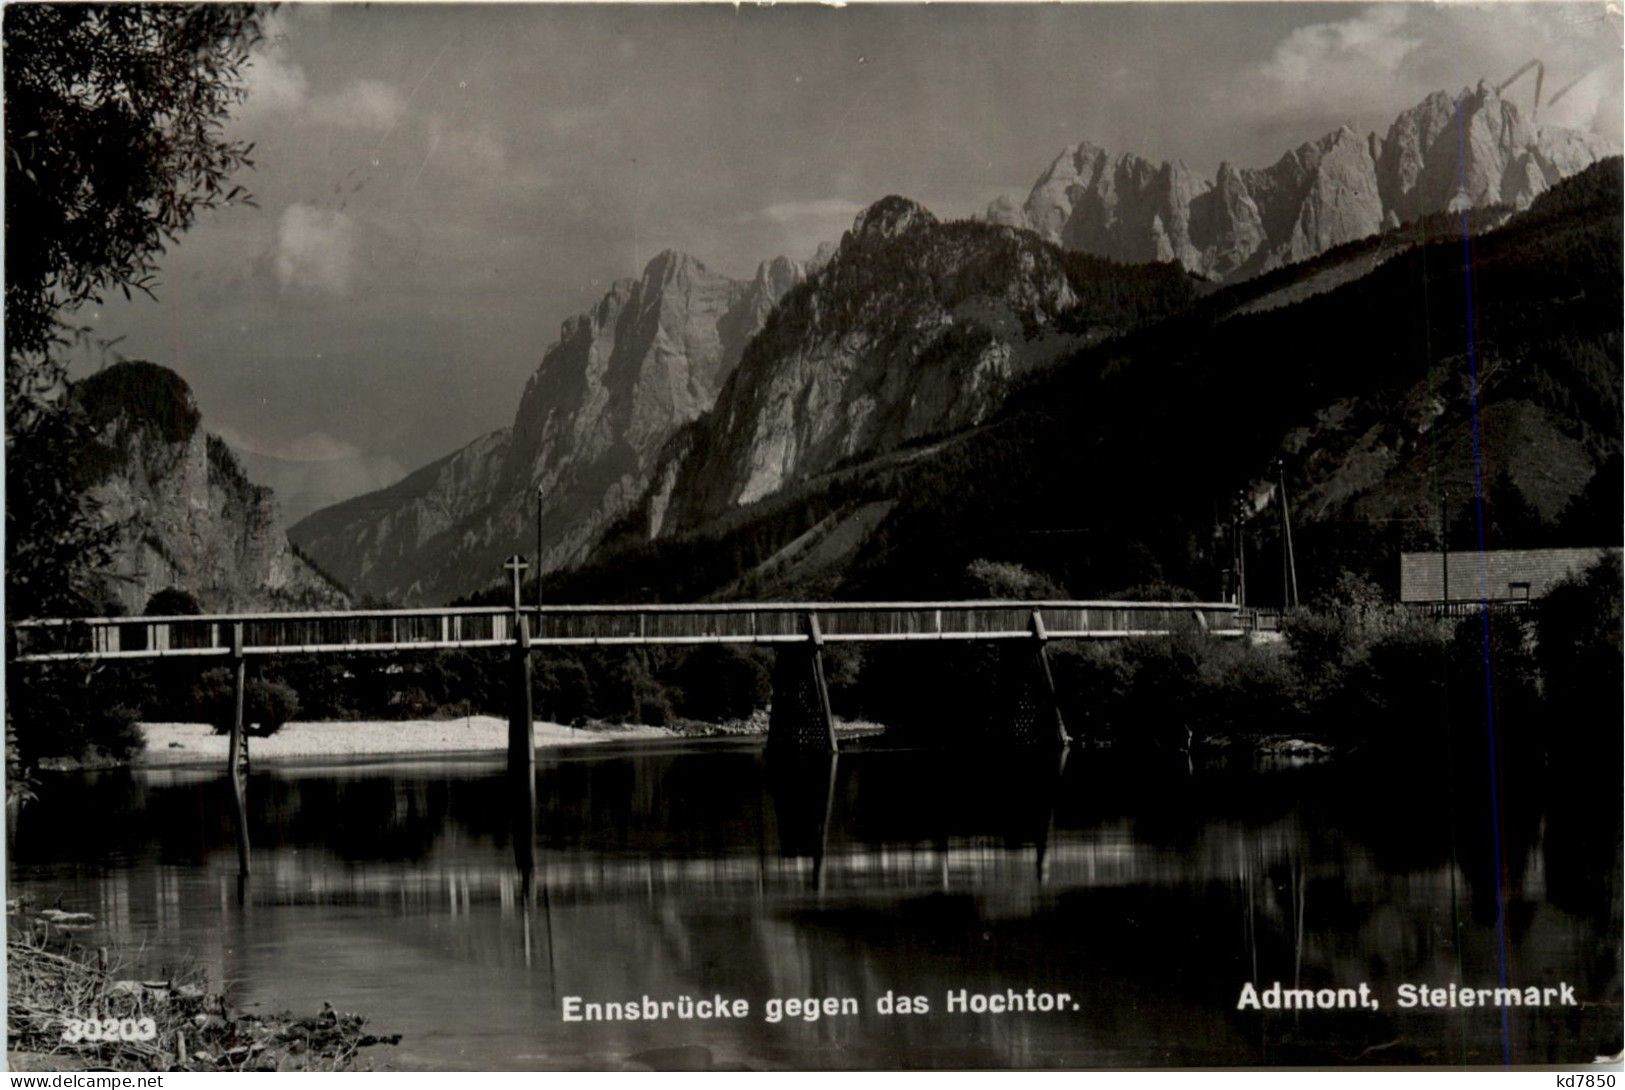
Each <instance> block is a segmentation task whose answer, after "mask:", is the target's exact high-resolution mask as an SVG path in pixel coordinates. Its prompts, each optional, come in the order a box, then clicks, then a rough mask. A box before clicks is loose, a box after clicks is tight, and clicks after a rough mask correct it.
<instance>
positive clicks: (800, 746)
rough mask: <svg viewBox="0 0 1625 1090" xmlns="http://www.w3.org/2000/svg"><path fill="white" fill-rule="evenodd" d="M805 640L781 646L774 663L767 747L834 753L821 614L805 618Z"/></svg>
mask: <svg viewBox="0 0 1625 1090" xmlns="http://www.w3.org/2000/svg"><path fill="white" fill-rule="evenodd" d="M804 624H805V626H806V631H807V640H806V642H805V643H798V644H789V645H785V646H781V647H780V648H779V649H778V652H777V657H776V660H775V662H774V664H773V708H772V711H771V712H770V713H769V715H768V721H767V748H768V750H769V752H774V753H779V752H786V753H834V752H835V751H836V746H835V719H834V716H832V715H831V714H830V710H829V687H828V686H827V685H825V683H824V634H823V633H822V632H821V631H820V630H819V628H818V618H817V617H816V616H815V615H813V614H811V613H809V614H807V616H806V619H805V621H804Z"/></svg>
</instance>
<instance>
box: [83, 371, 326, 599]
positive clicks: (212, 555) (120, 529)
mask: <svg viewBox="0 0 1625 1090" xmlns="http://www.w3.org/2000/svg"><path fill="white" fill-rule="evenodd" d="M74 396H75V398H76V399H77V400H78V401H79V403H80V405H81V406H82V407H83V408H84V409H85V410H86V411H87V413H88V414H89V415H90V418H91V420H92V421H93V422H94V424H95V425H96V431H97V441H96V443H95V444H94V446H93V448H92V449H90V450H87V451H86V452H84V460H83V465H82V466H81V467H80V468H81V481H82V482H83V485H84V487H85V489H86V491H87V493H88V495H89V498H90V501H91V506H92V508H93V509H94V510H95V511H96V512H97V514H98V516H99V517H100V518H101V519H102V521H103V523H104V524H105V525H107V526H111V527H116V537H115V540H114V545H113V550H112V557H111V561H112V562H111V564H110V566H109V569H108V573H107V576H106V579H105V590H106V595H107V597H108V598H109V599H111V600H116V601H117V602H118V603H119V604H120V605H121V606H122V607H123V608H124V610H125V611H126V612H128V613H140V612H142V611H143V610H144V609H145V608H146V605H147V602H148V600H149V599H150V598H151V597H152V596H153V595H154V594H156V593H157V592H159V591H161V590H181V591H185V592H186V593H188V594H190V595H191V596H192V597H193V598H195V599H196V600H197V601H198V603H199V604H200V605H201V606H202V607H203V608H204V609H205V610H206V611H211V612H212V611H225V610H241V609H267V608H292V607H310V608H322V607H328V608H337V607H342V606H344V605H346V604H348V601H349V599H348V597H347V595H346V594H345V593H344V592H343V590H342V589H341V588H339V587H338V586H336V585H335V584H334V583H333V582H331V581H330V580H329V579H328V578H327V577H326V576H324V575H323V574H322V573H321V572H320V571H318V570H317V569H316V568H315V567H313V566H312V565H311V564H310V563H309V562H308V561H307V560H306V559H305V558H304V557H302V556H300V555H299V554H298V553H297V552H296V551H295V550H294V549H293V548H291V547H290V545H289V542H288V538H287V535H286V534H285V533H284V532H283V530H282V525H281V518H280V516H279V514H278V511H277V505H276V500H275V497H274V496H273V495H272V493H271V490H270V489H268V488H262V487H260V486H258V485H255V484H253V483H252V482H250V481H249V480H248V478H247V477H246V476H245V475H244V474H243V470H242V467H241V465H240V464H239V463H238V461H237V459H236V456H235V455H233V454H232V452H231V450H230V449H229V448H228V447H227V446H226V444H225V443H224V442H223V441H222V440H221V439H219V438H218V437H216V436H213V435H209V434H207V433H206V432H204V431H203V429H202V428H201V426H200V422H199V415H198V412H197V407H196V404H195V402H194V401H193V399H192V392H191V390H190V389H189V388H188V387H187V385H186V383H185V382H184V381H182V380H181V378H180V377H179V376H178V375H175V374H174V373H173V372H171V371H168V370H167V369H165V368H162V367H158V366H156V365H154V364H150V363H121V364H117V365H115V366H112V367H109V368H107V369H105V370H103V371H100V372H98V373H96V374H95V375H92V376H91V377H89V378H87V379H85V380H84V381H82V382H81V383H79V384H78V385H77V386H76V388H75V390H74Z"/></svg>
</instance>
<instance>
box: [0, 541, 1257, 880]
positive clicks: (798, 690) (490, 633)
mask: <svg viewBox="0 0 1625 1090" xmlns="http://www.w3.org/2000/svg"><path fill="white" fill-rule="evenodd" d="M516 559H517V558H516ZM510 568H511V570H513V571H514V605H513V606H512V607H511V608H507V607H500V606H498V607H466V608H450V609H407V610H352V611H344V612H321V613H240V614H219V615H211V616H190V617H91V618H72V619H60V620H25V621H18V622H15V623H14V624H13V625H12V633H11V635H12V640H11V647H10V653H11V661H13V662H18V663H61V662H116V661H124V660H148V661H150V660H158V659H175V658H196V659H208V658H220V659H226V660H228V661H230V662H231V663H232V665H233V667H234V673H235V676H236V684H235V701H236V703H235V710H234V713H233V720H232V730H231V739H230V746H229V749H228V756H227V769H228V771H229V772H230V773H231V781H232V792H233V795H234V799H235V803H236V809H237V813H238V829H239V844H238V851H239V857H240V864H241V871H240V873H241V874H242V876H244V877H245V878H246V876H247V874H248V866H249V862H248V861H249V845H248V832H247V829H248V824H247V807H246V801H245V796H246V791H247V785H246V777H245V776H244V774H243V771H244V765H245V762H246V755H247V745H248V738H247V733H246V730H245V723H244V709H243V701H244V690H245V687H246V684H247V665H248V661H249V660H250V659H255V658H268V657H271V656H275V655H349V654H365V653H383V654H391V653H393V654H406V653H411V652H419V651H438V650H452V649H470V650H476V649H490V650H499V651H505V652H506V653H507V655H508V656H509V660H510V662H511V670H512V675H511V676H512V685H511V693H512V703H511V707H510V710H509V717H508V767H509V770H510V772H512V773H513V777H512V779H513V782H514V785H515V787H516V793H517V795H519V796H521V797H522V798H521V801H520V803H518V804H516V808H515V812H516V814H521V815H523V814H524V813H527V812H528V813H530V814H532V815H534V812H535V801H536V800H535V790H536V786H535V780H536V776H535V768H536V743H535V721H534V715H533V712H532V706H531V700H532V692H531V683H532V658H533V656H534V655H535V654H536V653H537V652H539V651H542V650H545V649H546V648H549V647H647V646H694V645H701V644H757V645H765V646H770V647H773V648H774V649H775V651H776V661H775V664H774V670H773V700H772V707H771V711H770V713H769V719H768V737H767V748H768V750H769V752H770V753H774V752H777V753H799V754H807V753H824V754H829V753H834V752H835V750H836V742H835V728H834V720H833V717H832V716H831V713H830V705H829V690H828V687H827V686H826V684H825V680H824V664H823V648H824V646H825V644H830V643H911V642H912V643H931V642H938V643H940V642H957V643H963V642H970V641H1007V642H1009V643H1011V644H1013V645H1014V646H1015V647H1026V648H1030V649H1031V653H1030V655H1028V656H1026V664H1027V668H1026V669H1024V670H1022V671H1019V673H1020V675H1021V676H1020V677H1019V678H1018V679H1017V680H1016V682H1015V684H1014V687H1013V691H1012V692H1010V693H1009V694H1007V699H1008V701H1009V703H1010V706H1011V716H1010V721H1009V735H1010V739H1011V741H1012V742H1025V743H1040V744H1049V745H1060V746H1065V745H1067V744H1068V743H1069V742H1070V741H1071V739H1070V737H1069V736H1068V734H1067V730H1066V724H1065V723H1064V722H1063V721H1062V718H1061V713H1060V708H1059V706H1058V704H1057V702H1056V696H1055V685H1054V681H1053V679H1052V678H1051V675H1050V668H1049V660H1048V658H1047V655H1046V652H1045V646H1046V644H1047V643H1048V641H1050V640H1055V639H1072V640H1098V639H1125V638H1131V637H1155V636H1168V635H1172V634H1174V633H1176V632H1195V633H1204V634H1207V635H1211V636H1220V637H1235V636H1241V635H1243V634H1244V629H1243V627H1242V618H1241V616H1240V614H1239V611H1238V610H1237V607H1236V606H1235V605H1233V604H1230V603H1222V602H1221V603H1214V602H1195V603H1193V602H1111V601H1096V602H1073V601H1036V602H1018V601H952V602H819V603H813V602H795V603H786V602H765V603H763V602H754V603H706V604H696V605H629V606H598V605H559V606H546V607H542V606H522V605H520V602H519V591H518V579H519V572H520V571H521V570H522V564H513V563H512V562H510ZM516 820H519V819H516ZM516 829H517V826H516ZM527 842H528V838H527ZM516 843H518V841H517V840H516Z"/></svg>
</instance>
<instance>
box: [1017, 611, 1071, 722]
mask: <svg viewBox="0 0 1625 1090" xmlns="http://www.w3.org/2000/svg"><path fill="white" fill-rule="evenodd" d="M1027 630H1028V631H1029V632H1030V633H1032V643H1033V660H1034V661H1033V696H1032V699H1033V703H1034V705H1035V707H1034V717H1035V719H1036V720H1037V727H1038V729H1037V730H1036V731H1035V732H1034V733H1035V735H1036V738H1035V740H1042V739H1043V737H1044V735H1046V734H1049V733H1050V732H1051V730H1053V731H1054V737H1055V739H1056V740H1057V741H1058V742H1060V743H1061V745H1063V746H1067V745H1071V744H1072V739H1071V737H1070V736H1069V735H1068V734H1067V733H1066V721H1065V720H1064V719H1062V718H1061V703H1060V701H1059V700H1058V699H1057V698H1056V695H1055V675H1054V674H1052V673H1051V672H1050V668H1049V649H1048V644H1049V632H1048V631H1046V630H1045V628H1044V618H1043V617H1042V616H1041V615H1040V614H1039V612H1038V610H1036V609H1035V610H1033V615H1032V617H1031V619H1029V620H1028V622H1027Z"/></svg>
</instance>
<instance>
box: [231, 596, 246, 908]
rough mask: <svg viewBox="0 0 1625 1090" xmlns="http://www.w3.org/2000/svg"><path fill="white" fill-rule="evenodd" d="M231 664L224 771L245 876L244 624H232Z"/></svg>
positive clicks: (240, 867) (240, 870) (240, 874)
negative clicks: (232, 680)
mask: <svg viewBox="0 0 1625 1090" xmlns="http://www.w3.org/2000/svg"><path fill="white" fill-rule="evenodd" d="M231 665H232V673H233V674H234V676H235V680H236V685H235V691H234V692H233V694H232V713H231V741H230V743H229V745H228V746H227V747H226V772H227V773H228V774H229V775H230V776H231V802H232V809H233V810H235V811H236V817H237V876H238V877H239V878H247V877H248V847H249V846H248V768H247V765H248V724H247V723H245V722H244V718H243V711H244V709H243V703H244V696H245V691H246V689H247V688H248V658H247V656H246V655H244V654H243V625H242V622H241V621H239V622H237V623H236V624H234V625H232V626H231Z"/></svg>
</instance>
